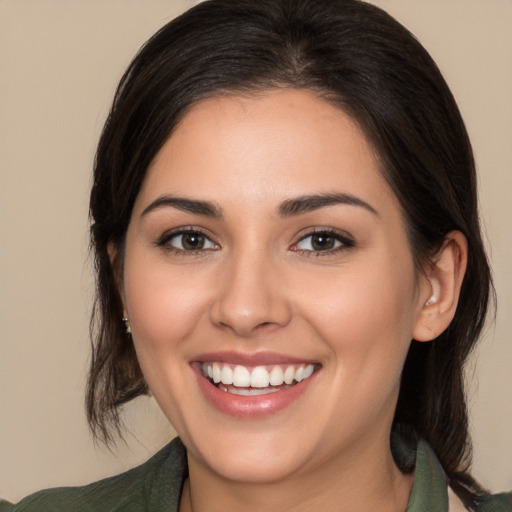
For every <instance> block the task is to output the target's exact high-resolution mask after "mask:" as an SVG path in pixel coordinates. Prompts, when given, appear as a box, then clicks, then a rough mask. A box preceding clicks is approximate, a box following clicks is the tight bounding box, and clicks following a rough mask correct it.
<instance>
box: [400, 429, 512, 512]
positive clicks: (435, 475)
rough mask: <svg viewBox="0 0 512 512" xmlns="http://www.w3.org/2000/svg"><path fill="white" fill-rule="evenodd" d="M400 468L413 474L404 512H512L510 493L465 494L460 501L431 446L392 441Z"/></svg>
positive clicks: (404, 439)
mask: <svg viewBox="0 0 512 512" xmlns="http://www.w3.org/2000/svg"><path fill="white" fill-rule="evenodd" d="M392 445H393V452H394V455H395V457H396V459H397V463H398V465H399V467H400V468H401V469H402V470H403V471H404V470H405V472H408V471H414V484H413V487H412V490H411V496H410V499H409V505H408V507H407V512H426V511H434V510H435V511H436V512H465V511H468V510H469V511H472V512H512V492H509V493H501V494H489V493H487V492H485V491H482V492H481V493H478V494H476V493H472V492H468V493H464V494H465V497H464V501H465V502H466V503H465V504H463V502H462V501H461V499H460V498H459V497H458V496H457V495H456V494H455V493H454V492H453V491H452V490H451V489H450V488H449V487H448V484H447V477H446V474H445V472H444V470H443V468H442V466H441V464H440V462H439V460H438V458H437V456H436V455H435V453H434V451H433V450H432V448H431V447H430V445H429V444H428V443H427V442H425V441H424V440H422V439H419V440H418V441H416V440H414V439H412V438H408V437H407V436H405V435H403V434H402V433H401V434H398V435H397V434H395V435H394V437H393V438H392Z"/></svg>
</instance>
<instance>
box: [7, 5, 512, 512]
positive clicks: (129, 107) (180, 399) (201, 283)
mask: <svg viewBox="0 0 512 512" xmlns="http://www.w3.org/2000/svg"><path fill="white" fill-rule="evenodd" d="M90 208H91V216H92V218H93V221H94V224H93V227H92V241H93V246H94V249H95V254H96V266H97V270H98V302H97V310H96V316H95V319H96V322H97V323H96V333H97V335H96V339H95V347H94V354H93V360H92V365H91V372H90V382H89V389H88V397H87V405H88V413H89V420H90V424H91V426H92V428H93V430H94V431H95V432H96V433H97V434H98V435H99V436H100V437H101V438H103V439H105V440H108V439H109V437H110V435H111V434H110V433H111V429H112V427H113V428H114V430H115V429H116V428H117V429H119V416H118V411H119V408H120V406H122V405H123V404H124V403H126V402H128V401H130V400H131V399H133V398H134V397H136V396H139V395H140V394H143V393H148V392H150V391H151V393H153V395H154V396H155V398H156V400H157V402H158V403H159V405H160V407H161V408H162V410H163V411H164V413H165V414H166V416H167V417H168V418H169V420H170V421H171V423H172V424H173V425H174V427H175V428H176V430H177V432H178V434H179V435H180V439H181V441H174V442H173V443H172V444H171V445H169V446H168V447H166V448H165V449H164V450H162V451H161V452H160V453H159V454H157V455H156V456H155V457H154V458H153V459H151V460H150V461H148V463H146V464H145V465H143V466H141V467H140V468H136V469H135V470H132V471H131V472H128V473H126V474H124V475H121V476H119V477H116V478H114V479H110V480H107V481H103V482H99V483H97V484H93V485H92V486H87V487H85V488H79V489H67V490H56V491H44V492H42V493H40V494H37V495H34V496H32V497H29V498H27V499H26V500H24V501H22V502H21V503H20V504H19V505H18V506H17V507H14V510H32V509H33V510H44V507H47V508H48V509H50V507H53V508H54V509H62V510H69V509H71V508H72V509H73V510H81V509H83V510H86V509H87V508H89V509H91V508H92V509H95V510H98V509H99V510H180V511H182V512H183V511H187V510H195V511H197V510H220V509H221V508H222V509H244V510H252V509H255V508H256V507H259V508H260V507H261V506H266V507H269V508H274V509H283V510H306V509H307V510H316V509H320V510H321V509H324V510H363V511H364V510H405V509H406V508H407V510H413V511H414V510H415V511H419V510H439V511H442V510H448V496H447V492H448V491H447V486H446V479H447V480H448V482H449V484H450V487H451V489H453V490H454V491H455V493H456V494H457V495H458V497H459V500H460V501H462V502H463V503H464V505H465V506H466V507H467V508H468V509H470V510H511V507H512V497H511V496H510V495H499V496H494V497H492V496H489V495H488V494H487V493H485V492H484V491H483V490H481V489H480V488H479V487H478V485H477V484H476V483H475V482H474V481H473V480H472V479H471V478H470V477H469V475H468V473H467V471H468V468H469V457H470V444H469V440H468V436H467V413H466V407H465V399H464V390H463V382H462V368H463V364H464V362H465V360H466V358H467V356H468V354H469V352H470V350H471V348H472V347H473V345H474V344H475V342H476V340H477V338H478V335H479V333H480V331H481V329H482V326H483V322H484V319H485V314H486V311H487V305H488V300H489V296H490V290H491V289H492V286H491V280H490V273H489V268H488V264H487V260H486V257H485V253H484V250H483V246H482V241H481V236H480V230H479V224H478V215H477V204H476V185H475V173H474V164H473V159H472V154H471V149H470V144H469V141H468V137H467V134H466V131H465V128H464V125H463V123H462V120H461V118H460V115H459V113H458V110H457V107H456V105H455V102H454V100H453V98H452V96H451V94H450V92H449V90H448V88H447V86H446V84H445V82H444V80H443V79H442V77H441V75H440V73H439V71H438V70H437V68H436V66H435V64H434V63H433V62H432V60H431V59H430V57H429V56H428V55H427V54H426V52H425V50H424V49H423V48H422V47H421V46H420V45H419V44H418V43H417V42H416V41H415V40H414V39H413V38H412V36H411V35H410V34H409V33H408V32H407V31H406V30H405V29H403V27H401V26H400V25H398V24H397V23H396V22H395V21H394V20H392V19H391V18H390V17H389V16H387V15H386V14H385V13H383V12H382V11H380V10H379V9H377V8H375V7H372V6H370V5H368V4H364V3H359V2H354V1H329V2H325V1H322V2H319V1H312V0H311V1H306V0H304V1H299V0H280V1H275V0H272V1H271V0H268V1H259V2H253V1H235V0H230V1H228V0H225V1H221V0H218V1H214V2H206V3H204V4H201V5H199V6H197V7H196V8H194V9H193V10H191V11H189V12H188V13H186V14H185V15H183V16H182V17H180V18H179V19H177V20H175V21H173V22H171V23H170V24H169V25H167V26H166V27H164V28H163V29H162V30H161V31H160V32H159V33H157V34H156V35H155V36H154V37H153V38H152V39H151V40H150V41H149V42H148V43H147V45H146V46H145V47H144V48H143V49H142V50H141V52H140V53H139V55H138V56H137V57H136V59H135V60H134V62H133V63H132V65H131V66H130V68H129V69H128V71H127V73H126V74H125V76H124V77H123V79H122V81H121V85H120V87H119V89H118V92H117V95H116V98H115V100H114V105H113V108H112V111H111V113H110V116H109V118H108V120H107V123H106V126H105V129H104V132H103V134H102V138H101V140H100V143H99V147H98V153H97V159H96V166H95V175H94V185H93V190H92V194H91V203H90ZM411 340H413V341H411ZM182 443H183V444H182ZM3 507H4V509H5V510H12V509H13V508H12V507H10V506H9V505H3ZM30 507H32V508H30ZM59 507H60V508H59Z"/></svg>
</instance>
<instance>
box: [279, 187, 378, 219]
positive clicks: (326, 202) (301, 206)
mask: <svg viewBox="0 0 512 512" xmlns="http://www.w3.org/2000/svg"><path fill="white" fill-rule="evenodd" d="M337 204H345V205H349V206H358V207H361V208H364V209H365V210H368V211H369V212H370V213H373V214H374V215H377V216H378V215H379V213H378V212H377V210H376V209H375V208H374V207H373V206H371V205H370V204H368V203H367V202H366V201H363V200H362V199H359V198H358V197H356V196H353V195H352V194H342V193H333V194H317V195H307V196H300V197H296V198H294V199H288V200H286V201H284V202H283V203H281V205H280V206H279V209H278V213H279V215H280V216H281V217H291V216H294V215H301V214H303V213H308V212H312V211H314V210H318V209H320V208H325V207H327V206H334V205H337Z"/></svg>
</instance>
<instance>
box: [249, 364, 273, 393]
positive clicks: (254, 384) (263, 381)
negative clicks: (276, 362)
mask: <svg viewBox="0 0 512 512" xmlns="http://www.w3.org/2000/svg"><path fill="white" fill-rule="evenodd" d="M269 380H270V377H269V374H268V372H267V370H265V368H263V366H256V368H254V370H253V371H252V373H251V388H266V387H268V383H269Z"/></svg>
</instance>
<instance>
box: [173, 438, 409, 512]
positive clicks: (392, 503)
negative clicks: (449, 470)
mask: <svg viewBox="0 0 512 512" xmlns="http://www.w3.org/2000/svg"><path fill="white" fill-rule="evenodd" d="M352 452H353V453H350V454H349V453H347V454H343V455H342V456H340V455H337V456H335V457H332V458H331V459H330V460H328V461H323V463H322V464H321V465H320V466H319V467H317V468H308V469H307V471H302V472H297V473H295V474H292V475H289V476H288V477H287V478H285V479H282V480H279V481H277V482H272V483H247V482H237V481H233V480H228V479H225V478H223V477H222V476H219V475H218V474H216V473H214V472H213V471H211V469H210V468H207V467H206V466H205V465H203V464H202V463H201V462H199V461H197V460H196V459H195V458H194V457H192V456H190V455H189V457H188V458H189V461H188V462H189V475H190V476H189V479H188V480H187V481H186V483H185V487H184V489H183V495H182V500H181V504H180V512H206V511H208V512H221V511H224V510H244V511H246V512H260V511H261V510H262V509H264V508H269V504H271V505H272V509H273V510H280V511H282V512H292V511H293V512H306V511H308V512H309V511H311V510H323V511H324V512H331V511H332V512H334V511H336V512H344V511H347V512H348V511H353V510H357V511H359V512H370V511H372V512H373V511H375V510H379V511H382V512H388V511H389V512H403V511H405V510H406V508H407V503H408V500H409V494H410V491H411V488H412V483H413V476H412V474H411V475H404V474H402V473H401V472H400V470H399V469H398V468H397V467H396V465H395V464H394V461H393V458H392V455H391V450H390V448H389V437H388V438H387V439H385V438H384V439H376V440H375V442H373V443H370V444H368V443H366V444H365V445H364V446H358V447H356V448H355V449H354V450H352Z"/></svg>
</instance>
